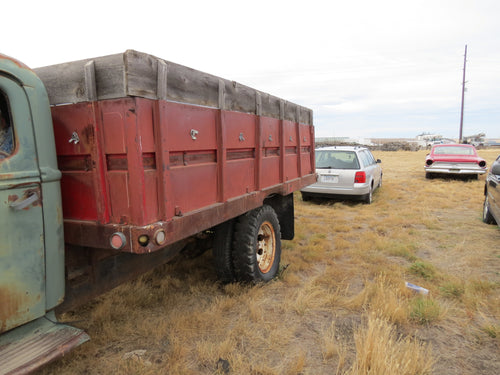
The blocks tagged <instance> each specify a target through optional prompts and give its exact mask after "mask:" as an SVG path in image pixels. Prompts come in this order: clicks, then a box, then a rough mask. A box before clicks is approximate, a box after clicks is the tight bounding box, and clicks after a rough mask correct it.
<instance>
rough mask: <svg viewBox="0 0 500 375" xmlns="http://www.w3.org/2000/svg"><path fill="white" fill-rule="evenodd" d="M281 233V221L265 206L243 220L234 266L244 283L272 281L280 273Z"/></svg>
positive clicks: (235, 245)
mask: <svg viewBox="0 0 500 375" xmlns="http://www.w3.org/2000/svg"><path fill="white" fill-rule="evenodd" d="M280 258H281V232H280V225H279V221H278V217H277V216H276V212H275V211H274V209H273V208H272V207H271V206H268V205H264V206H262V207H259V208H256V209H254V210H252V211H250V212H247V213H246V214H244V215H242V216H240V217H239V218H238V220H237V222H236V226H235V232H234V242H233V263H234V271H235V275H236V278H237V279H238V280H240V281H253V282H260V281H264V282H267V281H270V280H272V279H273V278H274V277H275V276H276V274H277V273H278V270H279V264H280Z"/></svg>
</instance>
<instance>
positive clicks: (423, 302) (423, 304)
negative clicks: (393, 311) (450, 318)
mask: <svg viewBox="0 0 500 375" xmlns="http://www.w3.org/2000/svg"><path fill="white" fill-rule="evenodd" d="M441 313H442V311H441V307H440V306H439V304H438V303H437V302H436V301H434V300H433V299H430V298H425V297H416V298H414V299H413V300H411V302H410V319H411V320H413V321H415V322H417V323H419V324H429V323H431V322H434V321H436V320H438V319H439V317H440V316H441Z"/></svg>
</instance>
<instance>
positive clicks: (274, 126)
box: [261, 117, 280, 148]
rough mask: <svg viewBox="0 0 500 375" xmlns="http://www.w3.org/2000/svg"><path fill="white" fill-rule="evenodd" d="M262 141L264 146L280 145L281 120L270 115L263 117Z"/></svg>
mask: <svg viewBox="0 0 500 375" xmlns="http://www.w3.org/2000/svg"><path fill="white" fill-rule="evenodd" d="M261 122H262V133H261V142H262V145H263V147H269V148H273V147H279V146H280V120H277V119H275V118H270V117H262V120H261Z"/></svg>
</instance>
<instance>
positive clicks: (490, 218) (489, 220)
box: [483, 195, 495, 224]
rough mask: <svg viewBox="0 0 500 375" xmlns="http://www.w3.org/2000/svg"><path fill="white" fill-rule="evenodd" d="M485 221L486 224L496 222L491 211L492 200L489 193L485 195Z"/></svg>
mask: <svg viewBox="0 0 500 375" xmlns="http://www.w3.org/2000/svg"><path fill="white" fill-rule="evenodd" d="M483 222H485V223H486V224H495V218H494V217H493V215H492V214H491V212H490V202H489V200H488V195H486V196H485V197H484V203H483Z"/></svg>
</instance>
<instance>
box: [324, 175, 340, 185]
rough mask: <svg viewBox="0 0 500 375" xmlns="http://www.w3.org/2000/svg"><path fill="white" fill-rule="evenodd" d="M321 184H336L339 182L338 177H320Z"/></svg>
mask: <svg viewBox="0 0 500 375" xmlns="http://www.w3.org/2000/svg"><path fill="white" fill-rule="evenodd" d="M321 182H329V183H331V184H336V183H338V182H339V176H332V175H323V176H321Z"/></svg>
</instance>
